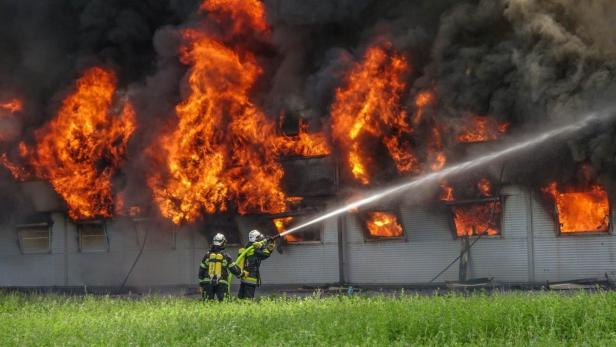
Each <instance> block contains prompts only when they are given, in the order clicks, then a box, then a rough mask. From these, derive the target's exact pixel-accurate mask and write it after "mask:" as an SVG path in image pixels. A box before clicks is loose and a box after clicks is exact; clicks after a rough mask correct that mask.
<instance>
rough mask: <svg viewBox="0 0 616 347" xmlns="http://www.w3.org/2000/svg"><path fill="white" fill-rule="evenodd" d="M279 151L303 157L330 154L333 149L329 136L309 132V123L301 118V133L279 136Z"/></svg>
mask: <svg viewBox="0 0 616 347" xmlns="http://www.w3.org/2000/svg"><path fill="white" fill-rule="evenodd" d="M276 142H277V145H276V146H277V151H278V152H279V153H281V154H283V155H289V154H292V155H300V156H302V157H318V156H324V155H329V154H330V153H331V149H330V146H329V142H328V140H327V137H326V136H325V134H323V133H314V134H311V133H309V132H308V123H306V122H305V121H303V120H300V125H299V133H298V134H297V135H295V136H285V135H282V136H279V137H278V138H277V141H276Z"/></svg>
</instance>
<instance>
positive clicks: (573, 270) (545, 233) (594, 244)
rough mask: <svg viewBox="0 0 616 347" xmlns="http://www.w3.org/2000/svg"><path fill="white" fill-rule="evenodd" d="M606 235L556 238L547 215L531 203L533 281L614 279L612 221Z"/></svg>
mask: <svg viewBox="0 0 616 347" xmlns="http://www.w3.org/2000/svg"><path fill="white" fill-rule="evenodd" d="M613 215H614V214H612V223H611V224H612V226H611V229H612V230H611V232H610V233H609V234H603V235H597V234H593V235H559V234H558V229H557V226H556V224H555V223H554V221H553V219H552V217H551V216H550V213H549V211H548V210H547V209H546V207H545V206H544V205H543V204H542V203H541V202H540V201H539V200H538V199H536V198H534V199H533V200H532V218H533V224H532V225H533V233H534V235H535V237H534V259H535V280H536V281H537V282H543V281H569V280H574V279H582V278H596V277H602V276H604V275H605V274H606V273H607V274H610V275H612V276H613V275H616V235H614V233H613V230H614V218H613Z"/></svg>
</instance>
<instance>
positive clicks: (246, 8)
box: [201, 0, 269, 34]
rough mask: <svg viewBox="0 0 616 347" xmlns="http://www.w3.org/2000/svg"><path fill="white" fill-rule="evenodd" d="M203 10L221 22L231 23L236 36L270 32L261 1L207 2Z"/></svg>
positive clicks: (218, 0)
mask: <svg viewBox="0 0 616 347" xmlns="http://www.w3.org/2000/svg"><path fill="white" fill-rule="evenodd" d="M201 10H205V11H208V12H210V14H211V15H213V16H214V18H215V19H216V20H217V21H219V22H225V23H231V24H232V28H231V32H232V33H234V34H242V33H246V32H250V31H256V32H260V33H262V32H266V31H268V30H269V25H268V23H267V20H266V18H265V7H264V6H263V3H262V2H261V1H259V0H205V1H203V3H202V4H201Z"/></svg>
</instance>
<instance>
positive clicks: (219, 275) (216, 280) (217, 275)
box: [199, 233, 241, 301]
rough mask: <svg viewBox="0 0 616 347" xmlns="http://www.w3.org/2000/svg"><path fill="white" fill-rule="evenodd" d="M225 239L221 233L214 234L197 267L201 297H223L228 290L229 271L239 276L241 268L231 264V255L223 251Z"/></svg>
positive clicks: (209, 298) (219, 299)
mask: <svg viewBox="0 0 616 347" xmlns="http://www.w3.org/2000/svg"><path fill="white" fill-rule="evenodd" d="M226 245H227V239H226V238H225V235H223V234H220V233H218V234H216V235H214V238H213V239H212V246H211V247H210V250H209V251H208V252H207V253H206V254H205V256H204V257H203V260H202V261H201V266H200V267H199V285H200V287H201V293H202V295H203V299H207V300H213V299H214V296H215V297H216V298H218V301H222V300H223V299H224V298H225V294H226V293H227V292H228V291H229V283H228V281H227V280H228V278H229V272H231V273H232V274H234V275H235V276H237V277H239V275H240V273H241V270H240V268H239V267H238V266H237V265H234V264H233V260H232V259H231V257H230V256H229V255H228V254H227V253H225V252H224V250H225V246H226Z"/></svg>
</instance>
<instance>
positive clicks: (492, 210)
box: [439, 178, 502, 237]
mask: <svg viewBox="0 0 616 347" xmlns="http://www.w3.org/2000/svg"><path fill="white" fill-rule="evenodd" d="M477 189H478V190H479V193H480V195H481V196H483V197H489V196H491V194H492V186H491V183H490V181H489V180H488V179H487V178H482V179H481V180H479V182H478V183H477ZM439 198H440V200H442V201H454V200H455V197H454V189H453V187H452V186H451V185H449V184H448V183H447V182H442V183H441V195H440V197H439ZM450 208H451V211H452V213H453V221H454V226H455V229H456V235H457V236H459V237H462V236H476V235H479V234H482V235H499V234H500V228H499V223H498V221H499V219H500V215H501V213H502V206H501V202H500V200H494V201H486V202H476V203H465V204H461V205H452V206H451V207H450Z"/></svg>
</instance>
